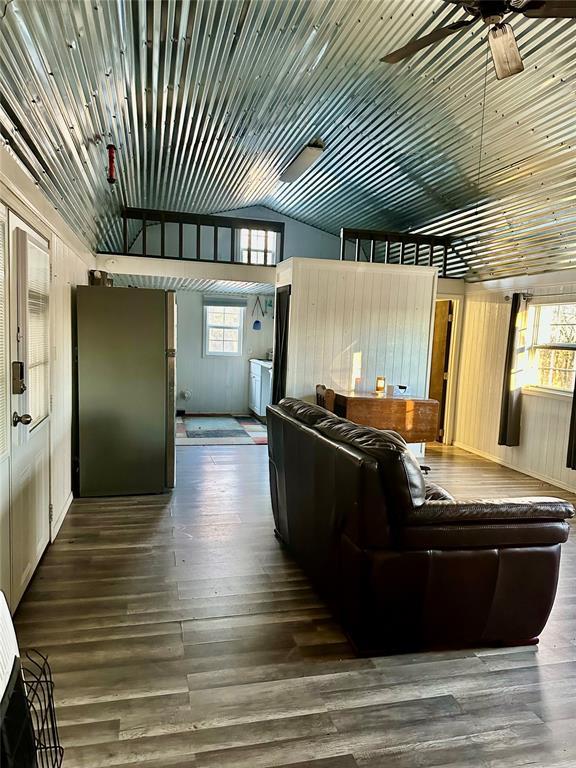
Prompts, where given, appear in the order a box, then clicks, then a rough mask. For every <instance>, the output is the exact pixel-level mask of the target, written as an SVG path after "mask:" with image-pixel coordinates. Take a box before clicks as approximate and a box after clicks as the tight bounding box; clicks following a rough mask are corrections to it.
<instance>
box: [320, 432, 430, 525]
mask: <svg viewBox="0 0 576 768" xmlns="http://www.w3.org/2000/svg"><path fill="white" fill-rule="evenodd" d="M316 430H317V431H318V432H319V433H320V434H321V435H324V437H327V438H329V439H330V440H333V441H335V442H338V443H344V444H345V445H349V446H351V447H353V448H356V449H357V450H360V451H362V452H363V453H366V454H368V455H369V456H372V457H373V458H375V459H376V461H377V462H378V467H379V470H380V477H381V481H382V489H383V492H384V495H385V497H386V502H387V507H388V514H389V516H391V517H392V518H394V517H395V518H396V519H397V520H398V521H401V520H402V517H403V514H404V513H406V512H408V511H409V510H411V509H413V508H414V507H419V506H421V505H422V504H424V501H425V500H426V482H425V480H424V475H423V474H422V470H421V469H420V465H419V463H418V460H417V459H416V457H415V456H414V454H413V453H412V451H411V450H410V449H409V448H408V446H407V444H406V441H405V440H404V438H403V437H401V435H399V434H398V433H397V432H393V431H392V430H380V429H373V428H372V427H363V426H360V425H358V424H354V423H353V422H351V421H347V420H346V419H338V418H328V419H325V420H324V421H319V422H318V423H317V424H316Z"/></svg>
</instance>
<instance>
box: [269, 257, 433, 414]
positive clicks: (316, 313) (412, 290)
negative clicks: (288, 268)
mask: <svg viewBox="0 0 576 768" xmlns="http://www.w3.org/2000/svg"><path fill="white" fill-rule="evenodd" d="M280 270H281V267H280V268H279V271H280ZM291 282H292V298H291V311H290V333H289V342H288V344H289V346H288V372H287V387H286V391H287V394H289V395H290V396H292V397H303V398H307V399H313V397H314V392H315V386H316V384H319V383H323V384H325V385H326V386H328V387H331V388H332V389H336V390H348V389H350V387H351V382H352V377H353V366H354V355H355V354H356V353H361V354H362V365H361V384H360V387H359V389H360V390H364V391H371V390H373V389H374V387H375V382H376V376H378V375H383V376H386V379H387V381H388V383H391V384H407V385H409V386H410V388H411V392H412V394H414V395H415V396H420V397H421V396H425V395H426V393H427V391H428V376H429V359H430V341H431V320H432V310H433V305H434V299H435V295H436V282H437V278H436V274H435V270H433V269H430V268H428V267H408V266H402V267H396V266H391V265H376V264H368V265H362V264H353V263H346V262H338V263H335V262H325V261H324V262H323V261H320V260H316V259H294V260H293V264H292V280H291Z"/></svg>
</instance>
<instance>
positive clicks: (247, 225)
mask: <svg viewBox="0 0 576 768" xmlns="http://www.w3.org/2000/svg"><path fill="white" fill-rule="evenodd" d="M122 215H123V216H125V217H126V218H128V219H143V218H147V219H148V220H149V221H154V220H159V219H160V218H161V217H162V216H163V217H164V220H165V221H169V222H176V223H179V222H182V223H183V224H201V225H203V226H205V227H232V228H233V229H264V230H266V229H267V230H268V231H270V232H279V233H281V234H283V233H284V223H283V222H281V221H269V220H267V219H266V220H264V219H242V218H240V217H238V216H209V215H208V214H198V213H186V212H185V211H162V210H155V209H151V208H124V210H123V211H122Z"/></svg>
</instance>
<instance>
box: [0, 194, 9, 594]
mask: <svg viewBox="0 0 576 768" xmlns="http://www.w3.org/2000/svg"><path fill="white" fill-rule="evenodd" d="M9 350H10V343H9V339H8V214H7V211H6V208H5V207H4V206H3V205H1V204H0V589H1V590H2V591H4V592H5V593H6V598H7V600H8V603H9V604H10V593H11V585H10V437H11V434H10V431H11V426H10V420H9V419H10V377H9V375H8V371H9V364H10V355H9Z"/></svg>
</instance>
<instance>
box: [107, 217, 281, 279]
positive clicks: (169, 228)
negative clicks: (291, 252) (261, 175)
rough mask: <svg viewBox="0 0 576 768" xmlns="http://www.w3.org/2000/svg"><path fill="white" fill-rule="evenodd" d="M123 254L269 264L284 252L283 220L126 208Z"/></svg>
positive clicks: (279, 257)
mask: <svg viewBox="0 0 576 768" xmlns="http://www.w3.org/2000/svg"><path fill="white" fill-rule="evenodd" d="M122 223H123V251H122V254H123V255H126V256H150V257H152V258H158V259H184V260H187V261H210V262H214V261H216V262H225V263H227V264H252V265H260V266H274V265H275V264H277V263H278V262H280V261H282V258H283V254H284V224H283V222H280V221H268V220H263V219H249V218H243V217H235V216H209V215H203V214H196V213H184V212H180V211H159V210H152V209H148V208H125V209H124V210H123V211H122Z"/></svg>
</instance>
